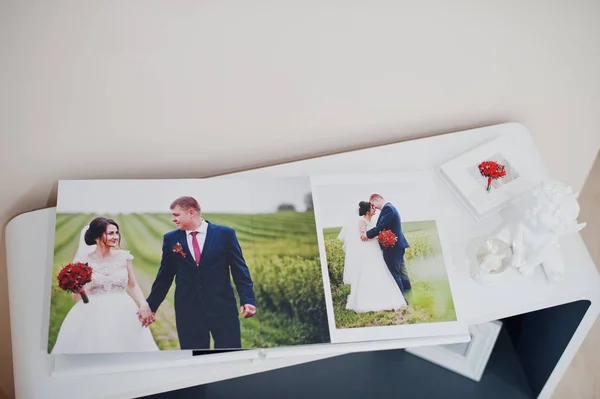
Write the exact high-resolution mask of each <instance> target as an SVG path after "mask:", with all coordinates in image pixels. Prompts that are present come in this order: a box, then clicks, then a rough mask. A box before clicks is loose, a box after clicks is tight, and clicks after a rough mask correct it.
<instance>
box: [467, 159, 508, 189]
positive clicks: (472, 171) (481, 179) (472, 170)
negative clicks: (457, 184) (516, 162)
mask: <svg viewBox="0 0 600 399" xmlns="http://www.w3.org/2000/svg"><path fill="white" fill-rule="evenodd" d="M486 161H491V162H495V163H496V164H497V165H501V166H504V172H505V173H506V175H505V176H503V177H502V178H498V179H492V180H491V189H499V188H500V187H502V186H505V185H507V184H508V183H510V182H512V181H513V180H515V179H517V178H519V177H520V175H519V172H517V170H516V169H515V168H514V167H513V166H512V165H511V164H510V162H508V160H507V159H506V158H505V157H503V156H502V154H499V153H497V154H495V155H494V156H492V157H490V158H487V159H486ZM467 171H468V173H469V175H470V176H471V177H473V179H475V180H476V181H477V184H478V185H480V186H481V187H482V188H484V189H486V188H487V186H488V178H487V177H485V176H484V175H482V174H481V172H480V170H479V164H477V165H471V166H470V167H469V168H467Z"/></svg>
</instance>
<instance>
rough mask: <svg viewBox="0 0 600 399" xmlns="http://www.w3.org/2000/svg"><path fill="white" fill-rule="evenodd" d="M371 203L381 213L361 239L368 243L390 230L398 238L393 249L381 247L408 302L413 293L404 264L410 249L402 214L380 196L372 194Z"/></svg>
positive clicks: (386, 261) (388, 265)
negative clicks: (404, 231)
mask: <svg viewBox="0 0 600 399" xmlns="http://www.w3.org/2000/svg"><path fill="white" fill-rule="evenodd" d="M369 202H371V205H372V206H373V207H374V208H375V209H379V210H380V211H381V213H380V214H379V218H378V219H377V225H375V227H373V228H372V229H370V230H367V231H366V232H365V233H363V234H361V239H362V240H363V241H367V240H369V239H371V238H374V237H377V236H378V235H379V233H381V231H382V230H390V231H391V232H392V233H394V234H395V235H396V237H398V242H397V243H396V245H394V246H393V247H391V248H385V247H383V246H381V244H380V246H381V249H382V250H383V259H384V260H385V263H386V264H387V267H388V269H390V272H391V273H392V276H393V277H394V280H396V284H398V287H399V288H400V291H401V292H402V293H403V294H404V298H405V299H406V301H407V302H408V298H406V297H407V295H408V294H409V293H410V292H411V289H412V287H411V285H410V279H409V278H408V271H407V270H406V265H405V264H404V253H405V252H406V248H408V247H409V245H408V242H407V241H406V238H405V237H404V234H403V233H402V225H401V222H400V214H399V213H398V211H397V210H396V208H395V207H394V206H393V205H392V204H391V203H389V202H386V201H385V199H384V198H383V197H382V196H381V195H379V194H372V195H371V197H370V198H369Z"/></svg>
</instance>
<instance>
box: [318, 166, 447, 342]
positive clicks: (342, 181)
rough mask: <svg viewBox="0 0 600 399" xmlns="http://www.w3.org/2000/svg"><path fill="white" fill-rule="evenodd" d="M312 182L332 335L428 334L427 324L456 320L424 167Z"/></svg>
mask: <svg viewBox="0 0 600 399" xmlns="http://www.w3.org/2000/svg"><path fill="white" fill-rule="evenodd" d="M398 179H400V180H398ZM312 190H313V195H314V198H315V210H316V218H317V219H316V220H317V228H318V230H319V238H320V241H321V254H322V256H321V261H322V265H323V273H324V276H325V277H326V281H325V286H326V298H327V299H328V301H327V302H328V310H329V316H330V332H331V334H332V342H348V341H350V340H360V339H365V340H370V339H377V338H382V337H388V338H390V339H392V338H407V337H412V336H419V335H428V334H429V332H431V333H432V334H435V331H436V329H435V327H431V328H429V327H427V325H433V324H436V323H452V322H456V321H457V316H456V312H455V306H454V298H453V295H452V290H451V284H450V279H449V273H448V269H447V268H448V263H449V262H448V259H449V256H448V253H447V252H448V251H447V248H446V249H445V248H444V246H443V245H442V240H443V238H442V236H441V234H440V228H439V223H438V218H439V212H438V209H437V207H436V205H435V201H436V196H435V189H434V187H433V183H432V182H431V181H430V180H428V179H427V175H425V178H423V176H422V175H420V174H415V175H414V177H413V175H411V174H408V175H400V176H395V177H388V178H386V177H385V176H383V175H382V176H376V175H368V174H367V175H356V176H348V177H343V176H330V177H329V176H323V177H319V178H315V179H314V181H313V185H312ZM437 331H438V332H439V331H440V330H439V329H437Z"/></svg>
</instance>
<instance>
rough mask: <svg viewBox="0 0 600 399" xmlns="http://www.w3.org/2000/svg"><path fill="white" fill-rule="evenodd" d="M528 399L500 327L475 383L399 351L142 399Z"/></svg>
mask: <svg viewBox="0 0 600 399" xmlns="http://www.w3.org/2000/svg"><path fill="white" fill-rule="evenodd" d="M232 397H244V398H246V397H254V398H261V399H265V398H277V399H279V398H291V399H293V398H298V399H300V398H302V399H304V398H346V399H349V398H369V397H377V398H387V397H390V398H391V397H394V398H485V399H494V398H498V399H506V398H511V399H520V398H532V397H533V395H532V393H531V389H530V388H529V385H528V382H527V378H526V376H525V374H524V372H523V369H522V368H521V365H520V363H519V360H518V357H517V353H516V352H515V350H514V347H513V346H512V343H511V341H510V338H509V336H508V334H507V333H506V331H505V330H504V329H503V330H502V331H501V333H500V336H499V337H498V341H497V343H496V346H495V348H494V351H493V352H492V355H491V357H490V361H489V363H488V367H487V369H486V371H485V373H484V376H483V378H482V380H481V381H480V382H475V381H472V380H470V379H468V378H465V377H463V376H461V375H458V374H456V373H454V372H452V371H449V370H446V369H444V368H442V367H439V366H436V365H434V364H433V363H430V362H428V361H426V360H423V359H420V358H418V357H416V356H413V355H411V354H409V353H407V352H405V351H404V350H390V351H378V352H365V353H356V354H349V355H343V356H338V357H334V358H330V359H324V360H320V361H315V362H310V363H306V364H301V365H297V366H292V367H286V368H283V369H279V370H273V371H268V372H264V373H259V374H254V375H249V376H245V377H239V378H234V379H230V380H225V381H220V382H215V383H211V384H206V385H200V386H196V387H190V388H185V389H181V390H177V391H171V392H166V393H162V394H157V395H152V396H146V397H145V398H161V399H180V398H199V399H200V398H232Z"/></svg>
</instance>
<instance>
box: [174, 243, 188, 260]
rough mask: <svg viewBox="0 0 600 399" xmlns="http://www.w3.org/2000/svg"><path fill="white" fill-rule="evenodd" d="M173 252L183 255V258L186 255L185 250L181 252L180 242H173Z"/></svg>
mask: <svg viewBox="0 0 600 399" xmlns="http://www.w3.org/2000/svg"><path fill="white" fill-rule="evenodd" d="M173 252H175V253H176V254H179V255H181V256H183V257H184V258H185V256H186V255H185V252H183V246H182V245H181V244H180V243H177V244H175V246H174V247H173Z"/></svg>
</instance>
